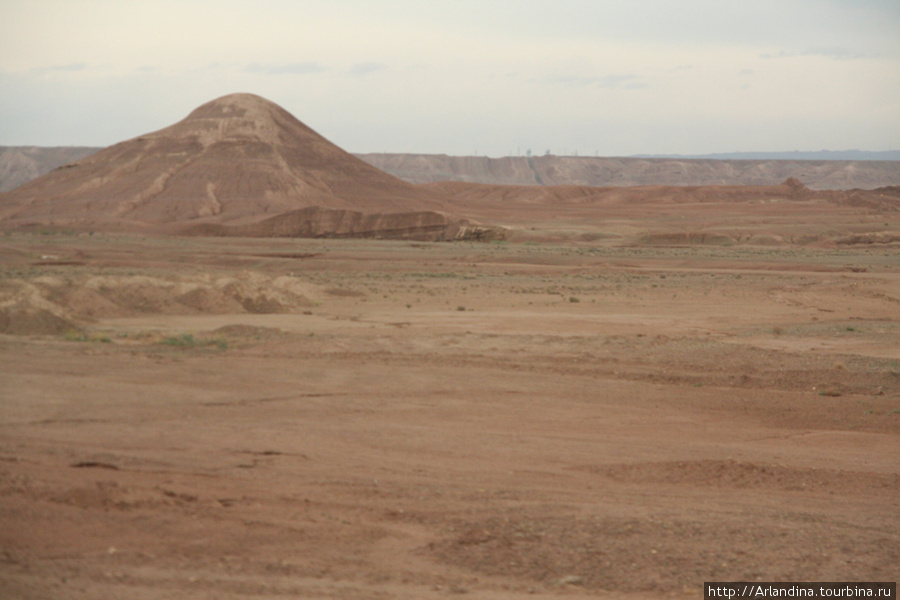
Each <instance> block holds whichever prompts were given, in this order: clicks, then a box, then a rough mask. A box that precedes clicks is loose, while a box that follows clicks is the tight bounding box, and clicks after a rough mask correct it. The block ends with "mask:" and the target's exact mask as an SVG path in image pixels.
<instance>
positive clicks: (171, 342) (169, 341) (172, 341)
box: [159, 333, 228, 350]
mask: <svg viewBox="0 0 900 600" xmlns="http://www.w3.org/2000/svg"><path fill="white" fill-rule="evenodd" d="M159 343H160V344H163V345H166V346H175V347H177V348H205V347H209V346H215V347H216V348H218V349H219V350H227V349H228V340H225V339H223V338H215V339H197V338H195V337H194V334H192V333H183V334H181V335H176V336H172V337H167V338H163V339H162V340H160V342H159Z"/></svg>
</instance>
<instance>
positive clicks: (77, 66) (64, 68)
mask: <svg viewBox="0 0 900 600" xmlns="http://www.w3.org/2000/svg"><path fill="white" fill-rule="evenodd" d="M87 68H88V64H87V63H83V62H73V63H68V64H65V65H51V66H49V67H35V68H33V69H31V72H32V73H34V74H37V75H43V74H45V73H75V72H77V71H84V70H86V69H87Z"/></svg>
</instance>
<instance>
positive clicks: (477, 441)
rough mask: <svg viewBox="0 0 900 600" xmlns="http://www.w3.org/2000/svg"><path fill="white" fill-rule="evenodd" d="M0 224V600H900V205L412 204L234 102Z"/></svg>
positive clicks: (785, 188) (32, 192)
mask: <svg viewBox="0 0 900 600" xmlns="http://www.w3.org/2000/svg"><path fill="white" fill-rule="evenodd" d="M454 215H455V216H454ZM0 221H2V222H0V232H2V233H0V596H2V597H3V598H4V599H6V598H12V599H19V598H21V599H26V598H27V599H29V600H34V599H37V600H41V599H56V598H72V599H78V598H82V599H87V598H91V599H93V598H122V599H132V598H133V599H136V600H137V599H140V600H149V599H156V598H158V599H166V600H170V599H172V598H198V599H199V598H203V599H206V598H223V599H228V598H235V599H236V598H298V597H299V598H303V597H308V598H348V599H349V598H354V599H357V598H371V599H395V598H396V599H420V598H442V597H446V596H449V595H462V594H469V595H471V596H472V597H477V598H487V599H491V598H498V599H499V598H523V597H531V596H533V595H539V596H546V597H557V596H564V597H572V598H588V597H590V598H596V597H601V598H603V597H606V598H657V597H670V598H681V597H685V598H688V597H690V598H696V597H698V596H699V595H700V593H701V588H702V585H703V582H704V581H714V580H717V581H722V580H762V581H766V580H787V581H790V580H799V581H816V580H819V581H822V580H829V581H850V580H875V581H886V580H888V581H892V580H896V578H897V575H898V567H897V565H898V564H900V520H898V519H897V516H898V514H900V510H898V509H900V505H898V498H900V261H898V248H900V188H897V187H892V188H890V187H888V188H880V189H876V190H870V191H860V190H851V191H843V192H836V191H813V190H809V189H807V188H806V187H804V186H803V185H802V184H801V183H800V182H799V181H796V180H788V181H785V182H784V183H783V184H781V185H774V186H760V187H734V186H730V187H725V186H718V187H690V188H673V187H660V186H654V187H643V188H590V187H583V186H560V187H539V186H519V187H514V186H497V185H475V184H466V183H434V184H429V185H426V186H413V185H411V184H408V183H405V182H403V181H400V180H398V179H395V178H393V177H391V176H389V175H386V174H384V173H381V172H379V171H377V170H375V169H374V168H372V167H371V166H369V165H367V164H365V163H363V162H362V161H359V160H358V159H356V158H353V157H352V156H350V155H348V154H346V153H345V152H343V151H342V150H340V149H339V148H336V147H334V146H333V145H331V144H329V143H328V142H327V141H326V140H324V139H323V138H321V137H320V136H318V135H317V134H315V133H314V132H312V130H309V129H308V128H307V127H306V126H305V125H303V124H302V123H300V122H299V121H296V119H294V118H293V117H292V116H291V115H289V114H287V113H286V112H284V111H283V110H281V109H280V108H278V107H277V106H275V105H272V104H271V103H268V102H267V101H265V100H263V99H261V98H258V97H256V96H248V95H236V96H227V97H225V98H222V99H219V100H217V101H213V102H211V103H208V104H206V105H203V106H201V107H200V108H198V109H197V110H196V111H194V112H193V113H191V115H190V116H189V117H188V118H187V119H185V120H184V121H182V122H180V123H177V124H175V125H173V126H172V127H170V128H167V129H165V130H162V131H160V132H156V133H153V134H148V135H147V136H142V137H140V138H137V139H135V140H130V141H127V142H123V143H122V144H117V145H116V146H112V147H111V148H109V149H107V150H105V151H103V152H101V153H99V154H96V155H94V156H92V157H88V158H85V159H83V160H82V161H80V162H79V163H75V165H74V166H70V167H68V168H63V169H58V170H57V171H54V172H52V173H50V174H48V175H46V176H44V177H43V178H39V179H36V180H34V181H33V182H31V183H30V184H26V185H25V186H23V187H21V188H19V189H17V190H15V191H13V192H10V193H7V194H3V195H2V196H0ZM477 223H482V224H486V225H496V226H501V227H502V228H503V230H502V235H500V234H499V233H498V234H497V235H496V236H495V237H491V236H488V235H487V233H491V235H493V234H494V233H497V231H498V230H495V229H490V228H487V227H485V229H480V228H479V227H478V226H477ZM196 225H204V226H206V227H207V229H203V231H205V232H207V233H216V234H219V235H232V236H235V237H228V238H225V237H222V238H218V237H202V236H196V237H177V236H168V237H166V236H163V235H160V233H161V232H166V231H167V232H172V231H182V232H183V231H186V230H187V228H188V227H189V226H196ZM179 228H180V229H179ZM192 231H194V232H195V233H196V229H192ZM298 233H302V234H303V235H309V236H322V237H336V236H340V237H347V238H353V237H392V238H398V237H399V238H407V239H404V240H397V239H395V240H393V241H385V240H360V239H310V238H306V239H295V238H292V237H290V236H295V235H298ZM470 233H475V234H477V235H476V236H475V237H479V239H493V240H494V241H493V242H491V243H483V242H482V243H475V242H471V241H456V242H433V241H421V240H422V239H431V240H433V239H457V240H459V239H460V238H466V237H469V234H470ZM426 234H427V235H426ZM240 235H255V236H262V235H266V236H276V235H279V236H281V235H284V236H288V237H284V238H274V237H268V238H266V237H256V238H251V237H238V236H240ZM412 238H419V241H411V239H412ZM503 240H508V241H503Z"/></svg>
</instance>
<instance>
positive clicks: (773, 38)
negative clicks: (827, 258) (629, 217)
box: [0, 0, 900, 156]
mask: <svg viewBox="0 0 900 600" xmlns="http://www.w3.org/2000/svg"><path fill="white" fill-rule="evenodd" d="M898 32H900V0H293V1H291V0H253V1H239V0H172V1H169V0H153V1H149V0H128V1H123V0H93V1H91V0H59V1H53V0H0V145H45V146H46V145H88V146H106V145H109V144H112V143H115V142H118V141H121V140H124V139H128V138H132V137H135V136H138V135H140V134H142V133H146V132H149V131H154V130H157V129H161V128H163V127H166V126H168V125H170V124H172V123H174V122H176V121H178V120H180V119H182V118H184V117H185V116H187V114H188V113H189V112H190V111H191V110H193V109H194V108H196V107H197V106H199V105H200V104H202V103H204V102H207V101H209V100H212V99H214V98H217V97H219V96H222V95H224V94H228V93H232V92H251V93H255V94H259V95H261V96H264V97H266V98H268V99H270V100H272V101H274V102H276V103H278V104H280V105H281V106H283V107H284V108H285V109H287V110H288V111H290V112H291V113H293V114H294V116H296V117H297V118H298V119H300V120H301V121H303V122H304V123H306V124H307V125H309V126H310V127H312V128H313V129H315V130H316V131H318V132H319V133H321V134H322V135H324V136H325V137H327V138H329V139H330V140H332V141H333V142H335V143H337V144H338V145H340V146H341V147H343V148H345V149H346V150H349V151H351V152H422V153H447V154H473V153H478V154H487V155H490V156H502V155H507V154H517V153H519V152H521V153H523V154H524V153H525V151H526V150H527V149H529V148H530V149H531V150H532V151H533V152H534V153H536V154H543V153H544V152H545V151H546V150H550V151H552V152H553V153H555V154H563V153H568V154H574V153H576V152H577V153H579V154H582V155H594V154H599V155H601V156H604V155H606V156H611V155H630V154H639V153H651V154H656V153H682V154H697V153H709V152H727V151H786V150H820V149H829V150H845V149H861V150H888V149H900V33H898Z"/></svg>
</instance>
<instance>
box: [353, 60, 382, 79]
mask: <svg viewBox="0 0 900 600" xmlns="http://www.w3.org/2000/svg"><path fill="white" fill-rule="evenodd" d="M385 69H387V65H385V64H383V63H378V62H361V63H356V64H355V65H353V66H352V67H350V70H349V71H348V73H349V74H350V75H355V76H357V77H361V76H363V75H368V74H369V73H375V72H377V71H384V70H385Z"/></svg>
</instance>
